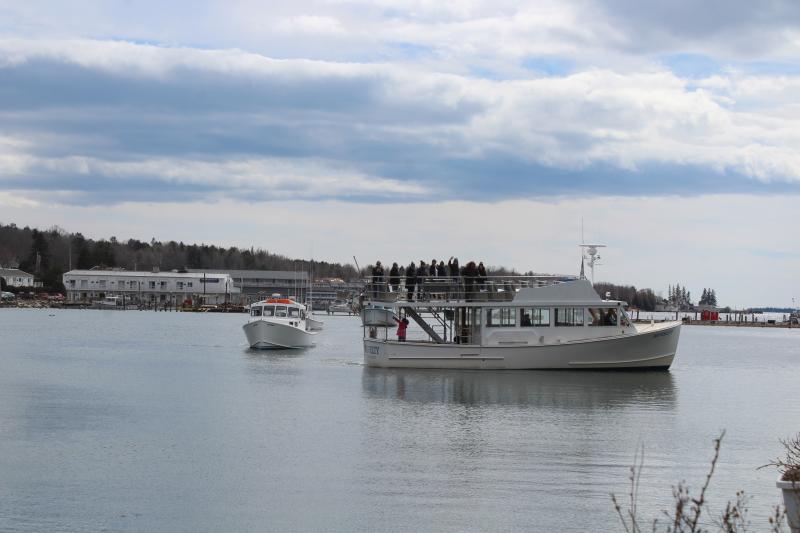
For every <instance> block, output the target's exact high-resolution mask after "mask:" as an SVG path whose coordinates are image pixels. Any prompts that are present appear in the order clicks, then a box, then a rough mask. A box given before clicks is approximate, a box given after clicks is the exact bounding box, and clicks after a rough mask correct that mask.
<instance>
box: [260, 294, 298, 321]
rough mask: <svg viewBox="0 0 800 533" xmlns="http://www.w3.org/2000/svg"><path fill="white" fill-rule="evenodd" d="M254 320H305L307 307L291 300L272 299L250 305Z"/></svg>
mask: <svg viewBox="0 0 800 533" xmlns="http://www.w3.org/2000/svg"><path fill="white" fill-rule="evenodd" d="M250 316H251V317H253V318H262V317H263V318H287V319H299V320H305V318H306V307H305V306H304V305H301V304H299V303H297V302H295V301H294V300H292V299H290V298H270V299H269V300H265V301H263V302H256V303H253V304H251V305H250Z"/></svg>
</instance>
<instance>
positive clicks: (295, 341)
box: [242, 320, 316, 350]
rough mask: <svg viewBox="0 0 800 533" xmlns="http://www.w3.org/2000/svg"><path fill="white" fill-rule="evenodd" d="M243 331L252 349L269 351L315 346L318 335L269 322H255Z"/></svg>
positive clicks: (249, 323)
mask: <svg viewBox="0 0 800 533" xmlns="http://www.w3.org/2000/svg"><path fill="white" fill-rule="evenodd" d="M242 329H243V330H244V334H245V336H247V342H248V344H250V347H251V348H258V349H267V350H268V349H273V350H280V349H287V348H307V347H309V346H313V345H314V335H316V333H313V332H310V331H306V330H305V329H303V328H301V327H297V326H292V325H289V324H286V323H282V322H277V321H269V320H253V321H251V322H248V323H247V324H245V325H244V326H242Z"/></svg>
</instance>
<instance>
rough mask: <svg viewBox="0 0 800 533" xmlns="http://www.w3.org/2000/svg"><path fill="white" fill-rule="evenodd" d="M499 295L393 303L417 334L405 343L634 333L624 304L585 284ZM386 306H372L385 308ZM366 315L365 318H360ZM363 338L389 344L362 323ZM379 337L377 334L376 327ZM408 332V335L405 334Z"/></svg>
mask: <svg viewBox="0 0 800 533" xmlns="http://www.w3.org/2000/svg"><path fill="white" fill-rule="evenodd" d="M504 288H505V290H504V291H503V293H502V296H501V297H485V298H475V299H467V298H464V299H459V300H453V299H436V298H434V299H430V298H418V299H416V300H414V301H395V302H392V303H391V305H393V306H394V308H395V309H396V313H397V315H398V316H405V317H407V318H409V320H410V321H413V322H414V323H416V325H417V326H419V328H420V329H421V330H422V331H423V332H424V333H425V336H422V335H419V331H417V332H416V333H417V335H416V337H422V338H419V339H414V337H412V335H411V334H409V337H408V341H409V342H434V343H437V344H443V343H454V344H471V345H481V346H503V345H526V344H527V345H530V344H551V343H564V342H571V341H576V340H586V339H594V338H597V339H600V338H606V337H612V336H619V335H625V334H626V333H631V332H633V326H632V325H631V321H630V318H629V317H628V315H627V313H626V312H625V303H624V302H621V301H616V300H603V299H601V298H600V296H599V295H598V294H597V293H596V292H595V290H594V288H593V287H592V285H591V283H589V282H588V280H583V279H575V280H567V281H558V282H553V283H551V284H548V285H534V286H526V287H518V288H514V287H513V286H511V285H510V284H508V283H506V284H504ZM387 304H388V302H373V303H372V306H381V305H382V306H386V305H387ZM364 316H365V317H366V316H367V315H364ZM364 326H365V337H366V336H369V337H371V338H382V339H383V340H386V341H392V340H393V339H392V338H391V337H390V332H388V331H387V330H388V329H389V327H388V325H386V324H380V323H377V322H375V323H369V322H368V321H365V322H364ZM381 327H382V328H383V329H384V331H383V332H382V333H383V335H380V336H379V335H378V333H381V332H380V328H381ZM410 333H411V332H410Z"/></svg>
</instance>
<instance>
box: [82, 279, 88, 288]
mask: <svg viewBox="0 0 800 533" xmlns="http://www.w3.org/2000/svg"><path fill="white" fill-rule="evenodd" d="M88 288H89V280H88V279H82V280H81V289H88Z"/></svg>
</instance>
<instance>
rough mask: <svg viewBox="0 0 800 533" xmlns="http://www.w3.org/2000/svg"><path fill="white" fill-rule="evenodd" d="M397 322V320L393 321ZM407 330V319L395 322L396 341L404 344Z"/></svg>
mask: <svg viewBox="0 0 800 533" xmlns="http://www.w3.org/2000/svg"><path fill="white" fill-rule="evenodd" d="M395 320H397V319H395ZM407 329H408V319H407V318H406V317H403V319H402V320H397V341H398V342H406V330H407Z"/></svg>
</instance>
